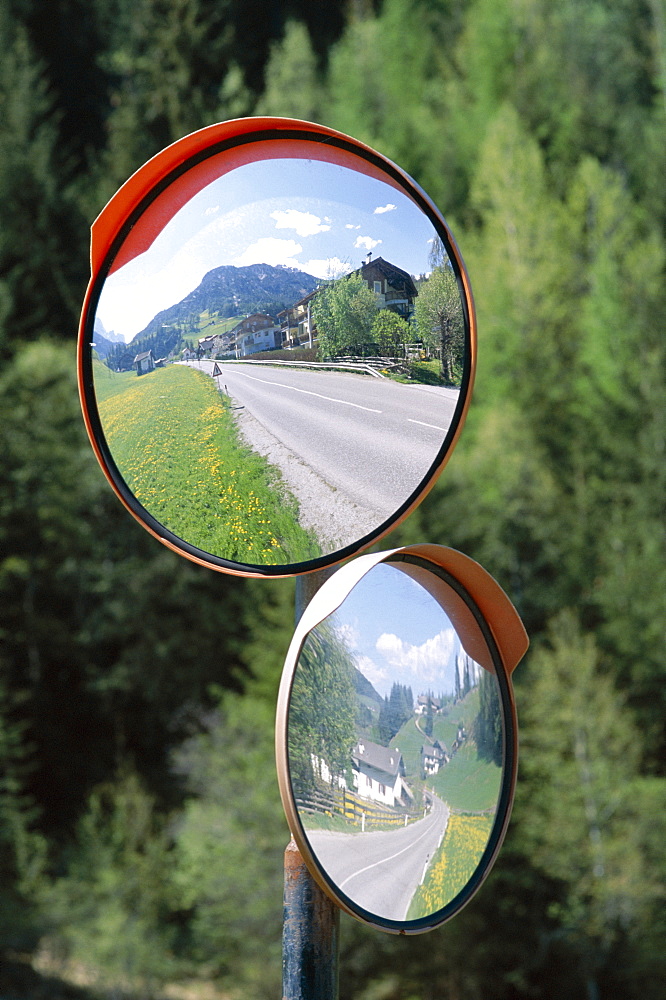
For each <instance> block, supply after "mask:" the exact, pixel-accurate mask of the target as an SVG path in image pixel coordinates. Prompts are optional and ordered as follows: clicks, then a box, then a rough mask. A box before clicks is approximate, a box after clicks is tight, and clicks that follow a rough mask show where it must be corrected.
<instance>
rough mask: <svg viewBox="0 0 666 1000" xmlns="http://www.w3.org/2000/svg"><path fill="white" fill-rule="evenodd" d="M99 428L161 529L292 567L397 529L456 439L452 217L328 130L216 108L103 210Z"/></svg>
mask: <svg viewBox="0 0 666 1000" xmlns="http://www.w3.org/2000/svg"><path fill="white" fill-rule="evenodd" d="M92 259H93V277H92V281H91V285H90V288H89V291H88V296H87V299H86V304H85V307H84V312H83V317H82V324H81V335H80V375H81V389H82V398H83V404H84V411H85V415H86V420H87V424H88V428H89V431H90V434H91V437H92V439H93V443H94V446H95V448H96V451H97V454H98V457H99V458H100V461H101V463H102V465H103V468H104V470H105V472H106V474H107V476H108V477H109V479H110V480H111V482H112V485H113V486H114V488H115V489H116V491H117V493H118V494H119V496H120V497H121V499H122V500H123V501H124V502H125V503H126V505H127V506H128V507H129V508H130V510H131V511H132V513H134V514H135V516H136V517H137V518H139V520H141V521H142V522H143V524H144V525H145V526H146V527H148V528H149V530H151V531H152V532H153V533H154V534H156V535H157V536H158V537H159V538H160V539H161V540H162V541H164V542H165V543H166V544H168V545H170V546H172V547H174V548H176V549H178V550H179V551H180V552H181V553H183V554H185V555H187V556H189V557H190V558H193V559H196V560H198V561H201V562H204V563H206V564H208V565H212V566H214V567H215V568H218V569H222V570H227V571H230V572H239V573H245V574H250V575H290V574H293V573H298V572H302V571H305V570H309V569H313V568H317V567H320V566H323V565H326V564H328V563H332V562H335V561H338V560H339V559H341V558H343V557H344V556H348V555H350V554H352V553H354V552H356V551H358V550H359V549H360V548H362V547H366V546H367V545H369V544H370V543H371V542H372V541H374V540H375V539H377V538H378V537H380V536H381V535H382V534H383V533H385V532H386V531H388V530H389V528H390V527H392V526H393V525H394V524H395V523H396V522H397V521H398V520H399V519H400V518H402V517H404V516H405V515H406V514H407V513H408V512H409V511H410V510H411V509H412V508H413V507H414V505H415V504H416V503H417V502H418V501H419V499H420V498H421V497H422V495H423V494H424V492H425V491H426V490H427V489H428V488H429V486H430V485H431V484H432V482H433V480H434V478H435V477H436V475H437V473H438V472H439V471H440V469H441V468H442V466H443V464H444V462H445V460H446V458H447V456H448V454H449V453H450V451H451V449H452V447H453V444H454V442H455V439H456V437H457V434H458V433H459V430H460V427H461V422H462V419H463V416H464V413H465V411H466V408H467V404H468V401H469V393H470V388H471V379H472V371H473V360H474V358H473V355H474V330H473V311H472V304H471V298H470V294H469V289H468V284H467V279H466V276H465V273H464V269H463V265H462V262H461V260H460V257H459V255H458V253H457V250H456V248H455V245H454V243H453V241H452V238H451V235H450V233H449V230H448V228H447V226H446V224H445V222H444V220H443V219H442V217H441V215H440V214H439V213H438V211H437V210H436V209H435V207H434V206H433V205H432V203H431V202H430V201H429V199H428V198H427V197H426V196H425V195H424V194H423V192H421V191H420V189H419V188H418V187H417V186H416V185H415V184H414V183H413V182H412V181H411V180H410V179H409V178H408V177H407V176H406V175H405V174H403V173H402V171H400V170H399V169H398V168H397V167H395V166H394V165H393V164H391V163H390V162H389V161H388V160H386V159H384V158H383V157H381V156H380V155H379V154H377V153H374V152H373V151H372V150H369V149H368V148H367V147H364V146H362V145H361V144H359V143H356V142H355V141H353V140H351V139H349V138H348V137H345V136H342V135H340V134H339V133H336V132H333V131H331V130H329V129H325V128H322V127H321V126H315V125H309V124H306V123H302V122H293V121H288V120H276V119H268V120H266V119H257V120H243V121H241V122H235V123H234V122H232V123H225V124H224V125H221V126H215V127H212V128H211V129H206V130H204V131H203V132H202V133H196V134H195V135H194V136H190V137H187V139H185V140H182V141H181V142H180V143H176V144H175V146H173V147H169V149H168V150H165V151H164V152H163V153H162V154H160V156H158V157H157V158H156V159H155V160H154V161H150V162H149V163H148V164H147V165H146V166H145V167H144V168H142V170H140V171H139V172H138V173H137V174H136V175H135V176H134V177H133V178H131V179H130V181H129V182H128V183H127V185H125V187H124V188H122V189H121V191H120V192H119V193H118V195H116V197H115V198H114V199H113V200H112V202H110V204H109V206H107V208H106V209H105V211H104V212H103V213H102V215H101V216H100V218H99V219H98V220H97V222H96V223H95V226H94V227H93V249H92Z"/></svg>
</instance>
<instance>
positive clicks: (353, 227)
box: [345, 222, 361, 229]
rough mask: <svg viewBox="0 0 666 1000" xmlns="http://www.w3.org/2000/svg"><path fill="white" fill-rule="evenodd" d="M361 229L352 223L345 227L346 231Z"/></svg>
mask: <svg viewBox="0 0 666 1000" xmlns="http://www.w3.org/2000/svg"><path fill="white" fill-rule="evenodd" d="M360 228H361V227H360V226H353V225H352V224H351V222H348V223H347V225H346V226H345V229H360Z"/></svg>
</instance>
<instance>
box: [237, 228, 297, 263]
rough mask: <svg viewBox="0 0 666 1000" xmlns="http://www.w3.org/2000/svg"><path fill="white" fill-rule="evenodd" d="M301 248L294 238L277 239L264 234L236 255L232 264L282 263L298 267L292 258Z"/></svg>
mask: <svg viewBox="0 0 666 1000" xmlns="http://www.w3.org/2000/svg"><path fill="white" fill-rule="evenodd" d="M302 249H303V247H302V246H301V244H300V243H296V241H295V240H278V239H276V238H275V237H274V236H264V237H262V238H261V239H260V240H257V242H256V243H253V244H252V245H251V246H249V247H247V249H246V250H244V251H243V253H242V254H240V256H238V257H236V259H235V260H234V264H235V265H236V267H245V266H246V265H248V264H273V265H277V264H284V265H286V266H287V267H300V266H301V265H300V264H299V263H298V261H297V260H295V259H294V258H295V256H296V254H299V253H301V251H302Z"/></svg>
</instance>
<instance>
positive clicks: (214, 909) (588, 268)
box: [0, 0, 666, 1000]
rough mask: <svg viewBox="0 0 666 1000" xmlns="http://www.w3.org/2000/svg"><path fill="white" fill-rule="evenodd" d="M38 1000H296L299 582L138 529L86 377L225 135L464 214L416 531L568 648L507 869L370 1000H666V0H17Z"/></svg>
mask: <svg viewBox="0 0 666 1000" xmlns="http://www.w3.org/2000/svg"><path fill="white" fill-rule="evenodd" d="M0 53H2V55H1V57H0V359H1V368H0V479H1V484H2V486H1V494H0V546H1V555H0V642H1V646H0V955H1V956H2V957H1V960H0V995H2V997H3V998H12V997H16V998H18V997H35V998H37V997H40V998H41V997H44V998H55V997H71V998H78V1000H89V998H93V997H94V998H98V997H121V996H123V995H126V996H128V997H130V996H131V997H136V998H149V997H171V998H173V1000H181V998H184V1000H197V998H206V1000H210V998H215V997H218V998H222V997H234V998H250V997H252V998H255V1000H256V998H269V997H272V998H274V997H277V996H279V989H280V986H279V976H280V930H281V901H282V890H281V881H282V874H281V870H282V852H283V849H284V847H285V845H286V842H287V839H288V837H287V829H286V825H285V822H284V819H283V817H282V812H281V807H280V805H279V800H278V794H277V783H276V779H275V775H274V764H273V754H272V732H273V713H274V705H275V696H276V689H277V682H278V677H279V673H280V670H281V667H282V661H283V656H284V653H285V651H286V648H287V645H288V641H289V638H290V636H291V631H292V618H293V583H292V582H290V581H268V582H262V581H260V582H254V581H243V580H239V579H234V578H230V577H225V576H222V575H219V574H215V573H213V572H211V571H207V570H205V569H199V568H197V567H194V566H193V565H190V564H188V563H186V562H185V561H184V560H182V559H179V558H178V557H177V556H175V555H172V554H171V553H170V552H168V551H167V550H166V549H164V548H163V547H162V546H160V545H159V544H157V543H156V542H154V541H153V539H151V538H150V537H149V535H148V534H147V533H146V532H144V531H143V529H142V528H140V527H139V526H137V525H136V524H135V523H134V522H133V520H132V519H131V518H130V517H129V516H128V515H127V514H126V513H125V511H124V510H123V509H121V507H120V505H119V503H118V502H117V501H116V499H115V497H114V496H113V495H112V493H111V490H110V489H109V488H108V486H107V484H106V482H105V480H104V479H103V477H102V474H101V472H100V471H99V469H98V467H97V464H96V461H95V459H94V457H93V453H92V451H91V448H90V446H89V444H88V442H87V439H86V437H85V434H84V428H83V423H82V420H81V416H80V412H79V404H78V399H77V392H76V380H75V340H76V328H77V321H78V313H79V310H80V305H81V302H82V299H83V294H84V291H85V287H86V283H87V279H88V240H89V225H90V222H91V220H92V219H93V218H94V216H95V215H96V214H97V213H98V212H99V210H100V209H101V208H102V206H103V205H104V204H105V202H106V200H107V199H108V198H109V197H110V196H111V194H112V193H113V192H114V191H115V189H116V187H117V186H118V185H119V184H120V183H122V182H123V181H124V180H125V179H126V178H127V176H128V175H129V174H130V173H131V172H132V171H133V170H134V169H135V168H137V167H138V166H139V165H140V164H141V163H142V162H143V161H144V160H145V159H147V158H148V157H149V156H151V155H152V154H154V153H155V152H157V151H158V150H159V149H160V148H162V147H163V146H164V145H166V144H168V143H169V142H171V141H173V140H175V139H177V138H179V137H180V136H182V135H183V134H185V133H187V132H190V131H193V130H195V129H197V128H200V127H202V126H204V125H207V124H209V123H211V122H214V121H217V120H222V119H226V118H232V117H238V116H243V115H252V114H277V115H290V116H295V117H301V118H307V119H313V120H316V121H321V122H323V123H325V124H327V125H331V126H333V127H336V128H339V129H341V130H343V131H346V132H349V133H351V134H352V135H354V136H356V137H358V138H359V139H362V140H364V141H366V142H368V143H370V144H371V145H373V146H375V147H376V148H378V149H379V150H380V151H381V152H383V153H385V154H387V155H388V156H389V157H391V158H393V159H395V160H396V161H397V162H399V163H400V164H401V165H402V166H403V167H404V168H405V169H406V170H407V171H408V172H409V173H411V174H412V176H414V177H415V178H416V179H417V180H418V181H419V182H420V184H421V185H422V186H423V187H424V188H425V189H426V190H427V191H428V192H429V194H430V195H431V196H432V197H433V199H434V200H435V202H436V203H437V204H438V205H439V207H440V208H441V209H442V211H443V212H444V214H445V216H446V217H447V219H448V221H449V223H450V224H451V226H452V228H453V231H454V233H455V234H456V236H457V238H458V241H459V243H460V246H461V249H462V252H463V255H464V257H465V259H466V262H467V264H468V267H469V270H470V273H471V278H472V285H473V288H474V290H475V296H476V300H477V308H478V318H479V330H480V361H479V370H478V378H477V383H476V390H475V395H474V401H473V406H472V409H471V413H470V416H469V418H468V421H467V426H466V429H465V432H464V434H463V436H462V439H461V442H460V444H459V445H458V447H457V449H456V452H455V455H454V457H453V459H452V460H451V462H450V463H449V465H448V467H447V469H446V470H445V472H444V475H443V476H442V478H441V480H440V482H439V485H438V486H437V487H436V488H435V489H434V491H433V492H432V493H431V494H430V495H429V497H428V498H427V500H426V502H425V503H424V504H423V505H422V507H421V508H420V509H419V510H418V511H417V512H416V513H415V514H414V515H413V516H412V517H411V518H410V519H409V520H408V521H407V522H406V523H405V525H404V526H403V527H402V528H401V529H400V531H399V532H395V533H394V534H393V535H392V536H391V538H390V540H389V542H388V543H385V544H386V547H388V544H391V543H406V542H409V541H416V540H428V541H433V542H440V543H444V544H448V545H452V546H454V547H457V548H460V549H462V550H463V551H464V552H466V553H468V554H469V555H471V556H472V557H474V558H475V559H477V560H479V561H480V562H481V563H482V564H483V565H484V566H485V567H486V568H487V569H488V570H489V571H490V572H491V573H492V574H493V575H494V576H495V577H496V578H497V579H498V580H499V581H500V583H501V584H502V585H503V586H504V588H505V589H506V590H507V592H508V593H509V594H510V596H511V597H512V599H513V600H514V601H515V603H516V605H517V606H518V609H519V611H520V613H521V615H522V617H523V619H524V621H525V623H526V625H527V628H528V631H529V633H530V635H531V639H532V646H531V650H530V652H529V655H528V657H527V659H526V660H525V661H524V663H523V664H521V666H520V668H519V669H518V671H517V672H516V676H515V682H516V688H517V700H518V709H519V718H520V722H521V738H522V739H521V742H522V753H521V768H520V778H519V785H518V791H517V799H516V805H515V809H514V816H513V820H512V823H511V827H510V830H509V834H508V837H507V840H506V843H505V847H504V849H503V852H502V853H501V855H500V858H499V860H498V863H497V865H496V867H495V869H494V871H493V874H492V876H491V877H490V879H489V880H488V882H487V883H486V884H485V886H484V888H483V889H482V891H481V892H480V893H479V895H478V896H477V897H476V898H475V899H474V900H473V901H472V902H471V903H470V905H469V906H468V907H467V908H466V909H465V910H464V911H463V913H462V914H461V915H460V916H458V917H457V918H456V919H455V920H454V921H452V922H451V923H449V924H447V925H446V926H445V927H444V928H442V929H440V930H439V931H437V932H435V933H434V934H431V935H425V936H423V937H420V938H412V939H409V940H400V939H395V938H392V937H390V936H387V935H382V934H379V933H376V932H370V931H367V930H366V929H365V928H364V927H362V926H361V925H360V924H357V923H356V922H354V921H353V920H351V919H346V918H344V919H343V942H342V955H341V997H342V1000H352V998H353V1000H435V998H437V1000H440V998H450V1000H477V998H489V997H492V998H494V1000H504V998H507V1000H508V998H512V1000H518V998H521V1000H522V998H525V1000H527V998H530V1000H539V998H544V1000H545V998H552V997H557V998H558V1000H568V998H571V1000H574V998H576V1000H579V998H585V1000H602V998H607V997H618V996H621V997H623V998H625V1000H631V998H634V997H635V998H641V1000H657V997H660V996H663V984H664V982H665V981H666V949H665V948H664V940H665V936H664V931H665V930H666V927H665V924H666V919H665V913H666V907H664V893H663V881H664V879H663V877H664V871H665V864H664V861H665V859H664V853H665V850H666V831H665V829H664V825H665V823H664V816H665V815H666V808H665V806H666V801H665V799H666V796H665V793H664V789H665V785H666V782H665V780H664V729H663V722H664V702H665V694H666V684H665V683H664V670H663V657H664V651H663V645H662V643H661V641H660V640H661V638H662V630H663V625H664V603H663V597H664V589H665V588H664V583H665V581H664V558H663V557H664V546H663V520H662V516H661V515H662V502H663V498H664V495H665V493H666V491H665V489H664V430H665V421H664V412H663V404H664V394H663V367H662V353H663V331H664V326H665V324H664V318H665V314H666V308H665V307H666V296H665V292H664V284H663V273H664V256H665V242H664V235H665V233H664V223H665V221H666V210H665V204H664V198H663V183H664V152H665V124H666V14H665V8H664V4H663V0H383V2H380V0H377V2H375V3H372V2H371V0H349V2H342V0H285V2H283V3H279V2H273V0H0Z"/></svg>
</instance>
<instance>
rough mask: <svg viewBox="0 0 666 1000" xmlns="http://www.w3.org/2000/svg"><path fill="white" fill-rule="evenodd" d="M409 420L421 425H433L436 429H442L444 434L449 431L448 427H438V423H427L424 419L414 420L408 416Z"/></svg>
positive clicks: (411, 422)
mask: <svg viewBox="0 0 666 1000" xmlns="http://www.w3.org/2000/svg"><path fill="white" fill-rule="evenodd" d="M407 420H408V421H409V423H410V424H420V425H421V427H432V429H433V430H434V431H442V433H444V434H446V432H447V431H448V427H438V426H437V424H426V423H425V422H424V421H423V420H412V418H411V417H407Z"/></svg>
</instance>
